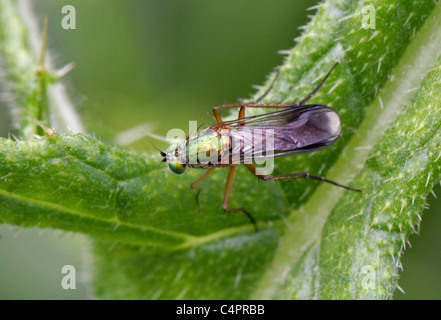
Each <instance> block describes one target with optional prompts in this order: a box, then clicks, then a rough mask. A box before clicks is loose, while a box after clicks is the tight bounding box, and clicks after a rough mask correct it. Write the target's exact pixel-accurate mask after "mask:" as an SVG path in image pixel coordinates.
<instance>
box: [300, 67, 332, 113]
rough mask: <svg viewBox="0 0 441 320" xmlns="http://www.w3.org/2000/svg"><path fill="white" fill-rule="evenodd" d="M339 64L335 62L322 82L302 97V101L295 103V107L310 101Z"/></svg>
mask: <svg viewBox="0 0 441 320" xmlns="http://www.w3.org/2000/svg"><path fill="white" fill-rule="evenodd" d="M339 63H340V62H339V61H337V62H336V63H335V64H334V65H333V66H332V68H331V70H329V71H328V73H327V74H326V76H325V77H324V78H323V80H322V81H320V83H319V84H318V85H317V87H315V89H314V90H312V91H311V93H310V94H308V95H307V96H306V97H304V98H303V99H302V100H300V102H298V103H295V105H298V106H301V105H303V104H304V103H305V102H306V101H308V100H309V99H311V97H312V96H313V95H314V94H315V93H316V92H317V91H319V90H320V88H321V87H322V85H323V84H324V83H325V81H326V79H328V77H329V75H330V74H331V72H332V71H333V70H334V69H335V67H336V66H337V65H338V64H339Z"/></svg>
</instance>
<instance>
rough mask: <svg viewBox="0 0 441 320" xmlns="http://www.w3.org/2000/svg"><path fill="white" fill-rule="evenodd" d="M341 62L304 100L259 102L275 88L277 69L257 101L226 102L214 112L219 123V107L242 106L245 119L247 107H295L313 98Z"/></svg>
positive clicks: (335, 65)
mask: <svg viewBox="0 0 441 320" xmlns="http://www.w3.org/2000/svg"><path fill="white" fill-rule="evenodd" d="M339 63H340V62H336V63H335V64H334V65H333V66H332V68H331V70H329V71H328V73H327V74H326V76H325V77H324V78H323V80H322V81H320V83H319V84H318V85H317V87H315V89H314V90H312V91H311V93H309V94H308V95H307V96H306V97H304V98H303V99H302V100H300V101H299V102H295V103H287V104H276V103H267V104H265V103H263V104H261V103H259V102H260V101H261V100H262V99H263V98H264V97H265V96H266V95H267V94H268V93H269V92H270V91H271V89H272V88H273V86H274V83H275V82H276V79H277V76H278V70H277V74H276V77H275V78H274V80H273V82H272V83H271V85H270V87H269V88H268V90H267V91H265V92H264V93H263V95H262V96H260V97H259V98H258V99H257V100H256V101H255V102H247V103H233V104H224V105H220V106H215V107H214V108H213V113H214V116H215V118H216V120H217V122H218V123H220V122H223V120H222V118H221V116H220V114H219V111H218V110H219V109H228V108H240V110H239V119H243V118H245V109H246V108H291V107H295V106H301V105H303V104H304V103H305V102H306V101H308V100H309V99H311V98H312V96H313V95H314V94H315V93H317V91H319V90H320V88H321V87H322V86H323V84H324V83H325V82H326V80H327V79H328V77H329V76H330V75H331V73H332V71H333V70H334V69H335V67H337V65H338V64H339Z"/></svg>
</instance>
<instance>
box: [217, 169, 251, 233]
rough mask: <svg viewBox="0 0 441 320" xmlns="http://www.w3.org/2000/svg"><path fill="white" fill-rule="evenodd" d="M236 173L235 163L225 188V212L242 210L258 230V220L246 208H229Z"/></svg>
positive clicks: (223, 207) (223, 205)
mask: <svg viewBox="0 0 441 320" xmlns="http://www.w3.org/2000/svg"><path fill="white" fill-rule="evenodd" d="M235 175H236V165H235V164H233V165H232V166H231V167H230V171H229V172H228V179H227V186H226V188H225V196H224V202H223V204H222V209H223V210H224V212H242V213H244V214H245V215H246V216H247V218H248V219H249V220H250V222H251V223H252V224H253V226H254V230H255V231H256V232H257V231H258V229H257V224H256V220H254V218H253V216H252V215H251V214H250V213H249V212H248V211H246V210H245V208H243V207H241V208H234V209H229V208H228V201H229V199H230V194H231V189H232V188H233V182H234V176H235Z"/></svg>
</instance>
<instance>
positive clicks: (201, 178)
mask: <svg viewBox="0 0 441 320" xmlns="http://www.w3.org/2000/svg"><path fill="white" fill-rule="evenodd" d="M214 169H216V168H211V169H208V171H207V172H205V173H204V174H203V175H202V176H200V177H199V179H197V180H196V181H195V182H193V183H192V184H191V188H192V189H194V190H196V191H197V193H196V205H197V206H198V210H199V212H200V211H201V206H200V205H199V194H200V193H201V191H202V190H201V188H199V187H196V185H197V184H198V183H199V182H201V181H202V180H204V179H205V178H206V177H208V176H209V175H210V174H211V173H213V171H214Z"/></svg>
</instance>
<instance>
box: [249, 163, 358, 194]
mask: <svg viewBox="0 0 441 320" xmlns="http://www.w3.org/2000/svg"><path fill="white" fill-rule="evenodd" d="M245 166H246V167H247V168H248V170H250V171H251V173H252V174H254V175H255V176H256V177H258V178H259V179H262V180H265V181H267V180H283V179H295V178H308V179H313V180H319V181H323V182H327V183H330V184H333V185H334V186H337V187H340V188H343V189H347V190H351V191H357V192H363V191H362V190H360V189H355V188H351V187H348V186H345V185H342V184H339V183H337V182H335V181H332V180H328V179H326V178H324V177H321V176H316V175H313V174H310V173H308V172H296V173H290V174H282V175H278V176H266V175H260V174H256V166H255V165H253V164H245Z"/></svg>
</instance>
